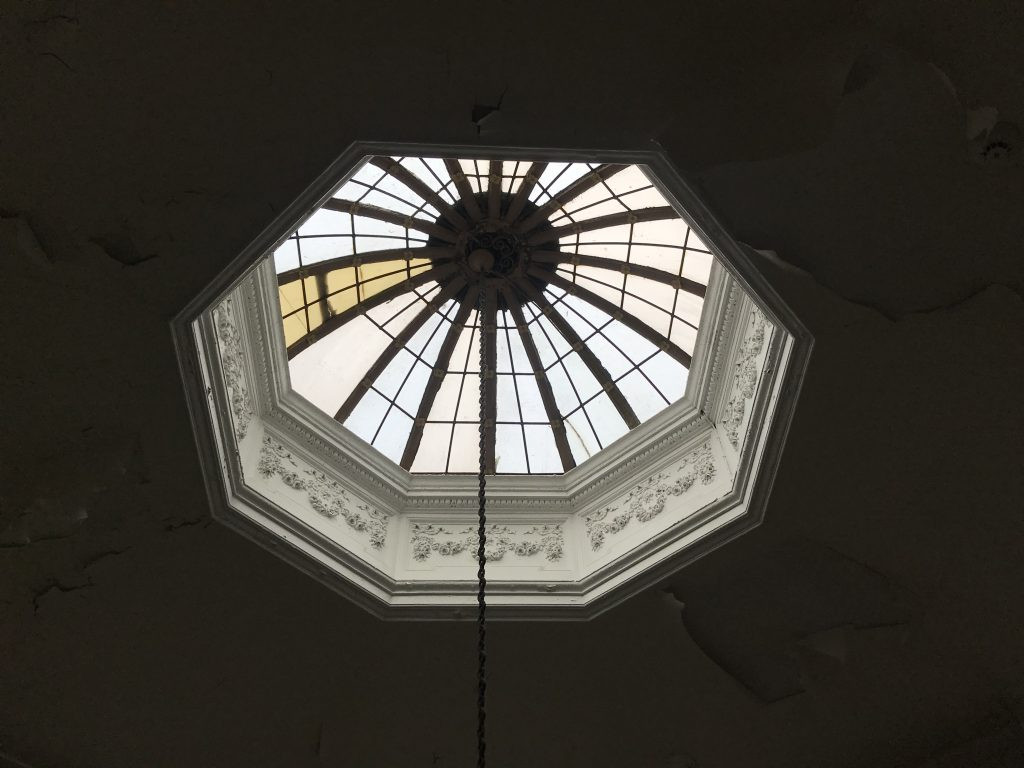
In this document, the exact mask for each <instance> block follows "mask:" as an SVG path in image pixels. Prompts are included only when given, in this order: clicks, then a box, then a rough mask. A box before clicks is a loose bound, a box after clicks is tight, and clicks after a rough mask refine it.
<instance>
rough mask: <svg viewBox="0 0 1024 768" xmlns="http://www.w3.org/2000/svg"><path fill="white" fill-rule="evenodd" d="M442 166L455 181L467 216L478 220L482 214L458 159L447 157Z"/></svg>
mask: <svg viewBox="0 0 1024 768" xmlns="http://www.w3.org/2000/svg"><path fill="white" fill-rule="evenodd" d="M444 167H445V168H447V169H448V175H449V176H451V177H452V181H454V182H455V188H456V189H457V190H459V197H461V198H462V204H463V205H464V206H465V208H466V213H468V214H469V218H471V219H472V220H473V221H479V220H480V219H481V218H482V217H483V214H482V213H481V212H480V206H479V205H478V204H477V202H476V194H475V193H474V192H473V187H471V186H470V184H469V179H467V178H466V172H465V171H463V170H462V166H461V165H459V161H458V160H452V159H451V158H448V159H446V160H445V161H444Z"/></svg>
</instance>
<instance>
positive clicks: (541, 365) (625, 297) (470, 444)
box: [173, 143, 811, 619]
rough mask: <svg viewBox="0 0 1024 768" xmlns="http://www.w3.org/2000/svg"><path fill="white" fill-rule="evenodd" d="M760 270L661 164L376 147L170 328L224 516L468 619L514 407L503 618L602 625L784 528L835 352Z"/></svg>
mask: <svg viewBox="0 0 1024 768" xmlns="http://www.w3.org/2000/svg"><path fill="white" fill-rule="evenodd" d="M754 261H755V257H752V252H751V251H750V249H749V248H746V247H745V246H742V245H740V244H738V243H736V242H735V241H734V240H732V239H731V238H730V237H729V235H728V233H726V232H725V231H724V230H723V229H722V228H721V227H720V226H719V225H718V223H717V222H716V221H715V219H714V217H713V216H712V215H711V214H710V212H709V211H708V210H707V209H706V208H705V207H704V206H703V204H702V203H701V201H700V199H699V198H698V197H697V196H696V195H695V194H694V193H693V191H692V190H691V189H690V188H689V187H688V186H687V185H686V183H685V182H684V181H683V180H682V179H681V178H680V177H679V176H678V174H677V173H676V172H675V170H674V169H673V168H672V166H671V164H670V163H669V162H668V160H667V158H666V157H665V156H664V155H663V154H662V153H659V152H652V151H637V152H620V151H609V152H582V151H575V150H546V149H538V150H526V149H514V148H506V149H499V148H480V147H472V148H470V147H451V146H447V147H431V146H424V145H393V144H392V145H387V144H362V143H357V144H353V145H352V146H351V147H349V149H348V150H347V151H346V152H345V153H344V154H343V155H342V156H341V157H340V158H339V159H338V160H337V161H336V162H335V163H334V165H332V166H331V168H329V169H328V170H327V171H326V172H325V173H324V174H323V175H322V176H321V177H320V178H319V179H317V180H316V181H315V182H313V184H311V186H310V187H309V188H308V189H307V190H306V191H305V192H304V193H303V194H302V195H301V196H300V197H299V198H298V199H297V200H296V201H295V202H294V203H293V204H292V205H291V206H289V207H288V208H287V209H286V210H285V211H284V212H282V213H281V214H280V215H279V216H278V217H277V219H276V220H275V221H273V222H272V223H271V224H269V225H268V227H267V228H266V230H265V231H264V232H263V233H262V234H261V235H260V236H259V237H257V238H256V240H255V241H254V242H253V243H252V244H251V245H250V246H249V247H248V248H247V249H246V250H245V251H244V252H243V253H242V254H241V255H240V256H239V257H238V258H237V259H236V260H235V261H234V262H233V263H232V264H231V265H230V266H229V267H228V268H227V269H226V270H225V271H224V272H223V273H222V274H221V275H220V276H218V278H217V279H216V280H215V281H213V282H212V283H211V284H210V285H209V286H207V288H206V289H204V290H203V291H202V292H201V293H200V295H199V296H197V297H196V299H195V300H194V301H193V302H191V303H190V304H189V306H188V307H186V308H185V309H184V310H183V311H182V312H181V314H180V315H179V316H178V317H177V318H176V319H175V321H174V324H173V328H174V332H175V341H176V344H177V348H178V353H179V359H180V361H181V369H182V375H183V379H184V381H185V385H186V395H187V398H188V402H189V406H190V412H191V415H192V420H193V424H194V428H195V431H196V437H197V445H198V447H199V451H200V458H201V462H202V466H203V471H204V476H205V478H206V481H207V487H208V490H209V495H210V500H211V505H212V508H213V511H214V515H215V516H216V517H217V519H219V520H221V521H222V522H224V523H225V524H227V525H229V526H230V527H232V528H234V529H235V530H237V531H239V532H241V533H243V534H244V535H246V536H248V537H249V538H251V539H253V540H255V541H256V542H258V543H259V544H261V545H262V546H264V547H267V548H268V549H270V550H271V551H273V552H274V553H276V554H278V555H279V556H280V557H282V558H285V559H286V560H288V561H289V562H291V563H292V564H293V565H295V566H296V567H298V568H300V569H302V570H303V571H305V572H307V573H309V574H310V575H312V576H314V577H315V578H317V579H319V580H321V581H322V582H324V583H325V584H328V585H329V586H330V587H332V588H334V589H336V590H337V591H339V592H341V593H343V594H345V595H347V596H348V597H350V598H351V599H353V600H354V601H356V602H358V603H359V604H361V605H363V606H364V607H366V608H367V609H369V610H371V611H372V612H374V613H376V614H377V615H380V616H383V617H386V618H466V617H468V616H470V615H472V606H474V605H475V602H476V591H477V583H476V572H477V564H476V561H475V558H474V556H473V553H474V552H475V549H476V546H477V541H476V535H477V534H476V528H475V526H474V521H475V520H476V513H477V504H478V497H477V491H478V488H477V483H476V478H475V477H474V476H473V474H471V473H472V472H473V470H474V469H476V467H477V463H476V462H477V460H478V455H477V448H478V445H479V443H478V434H479V429H480V426H481V424H480V421H479V415H478V413H479V412H478V410H477V408H478V406H479V401H478V397H479V390H480V389H481V387H480V382H481V381H485V382H487V383H488V384H490V383H492V382H493V384H494V386H493V387H492V386H484V387H483V390H484V392H485V393H487V394H485V403H484V405H485V408H486V412H485V414H484V419H483V428H484V429H483V431H484V434H485V441H484V446H485V450H486V452H487V455H486V458H487V461H488V467H489V469H490V470H492V474H491V477H490V478H489V479H488V481H487V510H488V522H487V578H488V587H487V594H488V598H487V601H488V606H489V609H488V610H489V615H491V616H493V617H495V618H531V619H532V618H537V619H581V618H582V619H585V618H590V617H592V616H595V615H597V614H598V613H600V612H602V611H603V610H606V609H607V608H609V607H610V606H612V605H615V604H616V603H618V602H620V601H622V600H624V599H626V598H627V597H628V596H629V595H631V594H633V593H635V592H636V591H638V590H640V589H642V588H644V587H645V586H648V585H650V584H653V583H655V582H657V581H658V580H660V579H662V578H664V577H665V576H667V575H669V574H671V573H672V572H674V571H676V570H678V569H679V568H681V567H683V566H684V565H685V564H686V563H687V562H689V561H690V560H692V559H694V558H696V557H699V556H700V555H702V554H703V553H706V552H708V551H709V550H711V549H713V548H715V547H717V546H720V545H721V544H723V543H725V542H726V541H729V540H730V539H732V538H734V537H736V536H738V535H740V534H741V533H743V532H744V531H746V530H749V529H750V528H752V527H754V526H756V525H757V524H758V523H759V522H760V520H761V517H762V515H763V513H764V508H765V504H766V501H767V498H768V494H769V491H770V488H771V483H772V479H773V475H774V472H775V468H776V466H777V463H778V460H779V456H780V454H781V450H782V445H783V442H784V440H785V435H786V431H787V429H788V425H789V421H790V419H791V416H792V412H793V408H794V405H795V400H796V394H797V392H798V390H799V384H800V381H801V379H802V377H803V374H804V370H805V367H806V362H807V357H808V355H809V351H810V346H811V340H810V337H809V335H808V334H807V333H806V331H805V330H804V329H803V327H802V325H801V324H800V323H799V321H798V320H797V318H795V317H794V316H793V314H792V312H791V311H790V310H789V309H788V308H787V307H786V306H785V304H784V303H783V302H782V301H781V299H780V298H779V297H778V296H777V295H776V294H775V292H774V291H773V290H772V288H771V286H770V285H768V284H767V282H766V281H765V280H764V279H763V278H762V277H761V275H760V274H759V273H758V271H757V269H756V267H755V264H754ZM481 352H483V354H484V356H483V361H482V362H483V364H482V365H479V364H476V361H477V360H480V353H481ZM481 372H482V377H481ZM370 446H373V447H370Z"/></svg>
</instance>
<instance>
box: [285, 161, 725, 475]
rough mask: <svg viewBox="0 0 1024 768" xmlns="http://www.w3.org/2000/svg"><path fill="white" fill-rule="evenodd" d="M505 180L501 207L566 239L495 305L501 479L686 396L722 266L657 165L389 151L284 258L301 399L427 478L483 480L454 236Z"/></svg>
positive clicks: (566, 461) (580, 456)
mask: <svg viewBox="0 0 1024 768" xmlns="http://www.w3.org/2000/svg"><path fill="white" fill-rule="evenodd" d="M393 167H398V168H399V169H400V170H398V171H392V170H391V169H392V168H393ZM453 170H456V171H459V172H460V173H458V174H453V173H452V171H453ZM492 173H493V175H492ZM460 175H461V177H460ZM453 176H454V178H453ZM410 179H411V180H410ZM492 179H494V180H496V181H497V183H499V184H500V186H501V193H502V195H501V197H500V211H499V213H500V214H501V215H504V214H505V213H506V212H507V211H508V210H509V208H510V205H511V203H510V201H511V200H512V199H513V198H516V197H524V198H525V200H529V203H528V204H524V203H522V202H521V203H519V205H520V209H521V214H520V215H519V217H518V219H516V220H510V221H507V222H504V223H503V226H507V227H511V228H512V230H513V231H515V227H516V226H518V225H520V224H521V225H522V226H523V229H524V231H526V234H527V235H529V234H530V232H536V231H540V229H538V228H547V230H546V231H550V229H551V228H565V230H564V232H563V231H560V232H559V234H562V235H563V236H561V237H555V238H548V239H543V238H542V240H544V241H543V242H541V243H540V244H538V245H536V246H534V247H533V248H532V249H531V252H530V261H529V264H530V267H529V270H528V271H527V270H526V269H525V268H524V270H523V271H522V273H516V274H515V275H511V276H508V277H507V278H503V279H504V280H506V281H507V285H503V286H502V287H501V288H500V290H499V291H498V293H497V294H496V296H498V297H500V298H499V303H498V305H497V306H496V307H495V308H494V309H493V320H492V321H491V322H493V325H494V331H493V332H494V333H495V344H494V347H493V348H494V360H493V367H494V375H493V386H494V392H495V397H494V402H495V405H494V411H493V414H492V418H489V419H488V421H487V427H488V429H489V430H490V431H489V432H488V435H489V439H490V440H492V441H493V446H494V467H493V469H494V471H496V472H499V473H513V474H514V473H529V474H537V473H559V472H562V471H564V470H565V469H567V468H568V467H569V466H572V465H574V464H579V463H582V462H583V461H585V460H587V459H588V458H589V457H591V456H593V455H594V454H596V453H597V452H599V451H600V450H602V449H603V448H605V447H607V446H608V445H609V444H611V443H612V442H614V441H615V440H616V439H618V438H619V437H621V436H622V435H624V434H625V433H626V432H627V431H628V429H629V423H628V422H629V421H630V419H632V421H633V422H634V423H635V422H636V421H639V422H643V421H645V420H647V419H649V418H651V417H652V416H654V415H656V414H657V413H658V412H660V411H661V410H663V409H664V408H666V407H667V406H668V405H670V404H671V403H673V402H675V401H676V400H678V399H679V398H680V397H681V396H682V395H683V393H684V391H685V387H686V379H687V365H688V362H689V356H691V355H692V354H693V351H694V348H695V345H696V339H697V333H698V328H699V324H700V316H701V312H702V309H703V290H695V288H694V286H697V288H701V289H702V288H703V287H704V286H706V285H707V283H708V281H709V279H710V272H711V266H712V262H713V256H712V254H711V252H710V251H709V249H708V248H707V247H706V245H705V244H704V243H703V242H702V241H701V240H700V239H699V237H698V236H697V234H696V233H695V232H694V231H693V230H692V229H691V228H690V227H689V226H688V225H687V223H686V222H685V221H684V220H683V219H681V218H679V217H678V215H676V214H675V212H674V211H671V210H670V209H668V208H667V206H668V204H667V202H666V201H665V199H664V197H663V196H662V195H661V194H660V192H658V190H657V188H656V187H655V186H654V185H653V184H652V183H651V182H650V181H649V179H648V177H647V176H646V174H645V172H644V171H643V170H642V169H641V168H639V167H637V166H612V165H607V164H605V165H602V164H593V163H555V162H547V163H534V162H531V161H493V162H492V161H486V160H472V159H459V160H455V161H451V160H449V161H445V160H443V159H439V158H419V157H393V158H375V159H373V160H372V161H370V162H366V163H364V164H363V165H362V166H361V167H360V168H359V169H358V171H357V172H356V173H354V174H353V175H352V176H351V177H350V178H349V179H348V180H347V181H346V182H345V183H344V184H343V185H341V187H339V189H338V190H337V191H336V192H335V194H334V196H333V198H332V201H331V202H329V203H328V204H327V206H325V207H324V208H321V209H320V210H318V211H316V212H315V213H314V214H313V215H312V216H310V217H309V218H308V219H307V220H306V221H305V222H304V223H303V224H302V225H301V226H300V227H299V228H298V230H297V231H296V232H295V233H294V234H293V235H292V236H291V237H289V238H288V239H287V240H286V241H285V242H284V243H282V245H281V246H280V247H279V248H278V249H277V250H276V252H275V254H274V262H275V267H276V271H277V273H278V278H279V298H280V303H281V318H282V325H283V328H284V336H285V342H286V345H287V346H288V348H289V357H290V374H291V379H292V386H293V388H294V389H295V390H296V391H297V392H299V393H300V394H303V395H304V396H306V397H307V398H308V399H310V401H311V402H313V403H314V405H316V406H317V407H319V408H321V409H322V410H324V411H325V412H327V413H329V414H330V415H332V416H334V417H335V418H337V419H338V420H339V421H341V422H342V423H343V424H344V425H345V426H346V427H347V428H348V429H350V430H351V431H352V432H353V433H355V434H356V435H358V436H359V437H360V438H362V439H363V440H365V441H366V442H368V443H370V444H371V445H373V446H374V447H375V448H377V449H378V450H380V451H381V452H382V453H384V454H385V455H386V456H388V457H389V458H391V459H392V460H394V461H396V462H399V463H402V464H403V466H406V468H408V469H410V470H411V471H413V472H440V473H445V472H448V473H451V472H467V473H468V472H475V471H476V470H477V466H478V461H479V457H478V455H477V449H478V440H479V437H478V436H479V430H480V415H479V397H480V387H481V374H480V338H481V329H480V325H481V322H480V316H479V313H478V311H477V306H476V304H475V297H476V296H477V292H476V288H475V287H474V286H473V285H470V284H467V283H472V282H473V280H472V278H470V279H469V280H467V278H466V276H465V275H466V273H465V269H464V268H462V267H460V263H461V262H460V259H463V258H464V251H462V252H460V251H459V249H458V248H457V247H456V246H455V245H454V242H453V241H456V240H457V239H458V236H459V235H460V234H462V233H463V232H465V231H467V230H466V228H467V227H468V228H472V227H476V226H480V225H479V222H474V221H472V220H468V221H467V219H470V218H471V217H469V215H468V213H467V212H468V211H472V210H473V207H472V206H473V205H474V203H475V204H476V206H477V211H478V212H479V213H480V215H481V216H482V217H483V218H485V219H486V217H488V215H490V214H493V212H494V210H495V209H494V207H493V206H494V200H495V199H496V198H494V197H493V196H489V195H488V193H489V191H490V185H491V183H492ZM524 183H525V184H527V186H526V187H525V188H524V186H523V185H524ZM467 187H468V190H469V196H471V197H472V198H473V199H472V200H467V199H466V197H467V195H466V189H467ZM332 204H335V208H339V209H340V210H337V209H336V210H332V209H330V208H329V207H328V206H330V205H332ZM489 205H490V206H491V207H490V208H489V207H488V206H489ZM453 209H454V210H453ZM651 209H656V210H655V213H658V211H662V212H663V211H666V210H667V211H668V213H667V214H664V215H662V214H661V213H658V215H656V216H653V217H652V216H648V217H646V218H645V217H640V216H631V214H633V213H634V212H637V211H639V212H641V213H644V212H648V213H649V212H650V210H651ZM531 216H532V217H533V219H532V220H531V219H530V217H531ZM599 217H608V218H607V220H605V219H601V220H598V219H599ZM460 219H461V220H462V221H461V223H460V221H459V220H460ZM647 219H651V220H647ZM524 222H525V223H524ZM587 222H591V224H589V225H588V224H587ZM598 225H599V226H598ZM566 232H568V234H565V233H566ZM446 235H450V237H446ZM455 281H460V282H455ZM566 289H569V292H567V290H566ZM508 297H514V298H515V301H516V304H517V306H518V307H519V311H520V312H521V313H522V317H523V323H524V324H523V325H522V326H521V327H520V326H517V323H516V320H515V316H514V313H513V312H512V311H511V308H510V307H509V306H507V301H508ZM470 302H473V305H472V306H470V305H469V303H470ZM598 305H600V306H598ZM613 310H614V313H615V316H613V314H611V313H610V312H612V311H613ZM638 324H642V326H644V327H645V328H646V329H647V332H646V333H640V332H638ZM652 332H653V334H654V335H653V336H652ZM654 339H660V340H661V341H660V342H659V343H655V341H654ZM580 344H582V345H585V347H586V348H587V350H589V352H590V353H592V354H582V352H583V351H584V350H581V349H580V347H579V345H580ZM527 345H529V346H530V347H532V349H528V348H527ZM574 345H575V346H574ZM667 345H671V347H672V348H673V349H675V352H674V353H670V350H669V349H668V346H667ZM531 354H532V355H533V358H531ZM442 356H443V359H442ZM595 360H596V361H597V363H596V364H595V362H594V361H595ZM534 362H536V363H537V364H536V365H534ZM489 381H490V380H489ZM613 394H618V395H619V397H617V398H616V397H613V396H612V395H613ZM623 401H624V402H627V403H628V406H625V407H623V406H622V402H623ZM563 435H564V437H562V436H563ZM560 441H561V442H560ZM567 457H568V458H567Z"/></svg>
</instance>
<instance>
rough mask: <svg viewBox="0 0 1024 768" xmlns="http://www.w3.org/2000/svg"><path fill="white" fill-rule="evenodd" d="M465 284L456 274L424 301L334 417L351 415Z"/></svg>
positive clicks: (343, 419) (341, 418)
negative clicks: (391, 364)
mask: <svg viewBox="0 0 1024 768" xmlns="http://www.w3.org/2000/svg"><path fill="white" fill-rule="evenodd" d="M465 284H466V279H465V278H464V277H462V276H461V275H456V276H455V277H454V278H452V280H451V281H450V282H448V283H447V284H446V285H445V286H444V287H443V288H442V289H441V291H440V292H439V293H438V294H437V295H436V296H434V297H433V298H432V299H430V301H428V302H427V303H426V305H425V306H424V307H423V309H421V310H420V311H419V312H418V313H417V314H416V316H415V317H414V318H413V319H412V320H410V321H409V324H408V325H406V326H405V327H404V328H403V329H402V330H400V331H399V332H398V333H397V334H396V335H395V337H394V338H393V339H392V340H391V342H390V343H389V344H388V345H387V347H386V348H385V349H384V351H383V352H382V353H381V355H380V357H378V358H377V359H376V360H374V361H373V365H371V366H370V368H369V370H367V371H366V374H365V375H364V376H363V378H362V380H361V381H360V382H359V383H358V384H356V386H355V389H353V390H352V392H350V393H349V396H348V397H347V398H346V399H345V402H344V403H342V404H341V407H340V408H339V409H338V412H337V413H335V414H334V418H335V419H337V420H338V421H340V422H342V423H344V422H345V420H346V419H347V418H348V417H349V416H351V415H352V411H353V410H355V407H356V406H357V405H358V404H359V401H360V400H362V399H363V396H364V395H365V394H366V390H368V389H369V388H370V387H371V386H373V382H375V381H376V380H377V377H378V376H380V375H381V374H382V373H383V372H384V369H385V368H387V367H388V365H389V364H390V363H391V361H392V360H394V359H395V356H396V355H397V354H398V353H399V352H400V351H402V350H403V349H404V348H405V345H406V344H408V343H409V340H410V339H412V337H413V336H415V335H416V332H417V331H419V329H420V328H422V327H423V326H424V325H425V324H426V322H427V321H428V320H429V319H430V318H431V317H433V316H434V315H435V314H436V313H437V312H439V311H440V309H441V307H443V306H444V304H445V302H446V301H448V299H450V298H451V297H452V296H454V295H455V294H456V293H458V292H459V291H460V290H461V289H462V287H463V286H464V285H465Z"/></svg>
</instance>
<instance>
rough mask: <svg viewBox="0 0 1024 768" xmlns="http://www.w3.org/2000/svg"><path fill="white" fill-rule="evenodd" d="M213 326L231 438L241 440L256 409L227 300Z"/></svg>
mask: <svg viewBox="0 0 1024 768" xmlns="http://www.w3.org/2000/svg"><path fill="white" fill-rule="evenodd" d="M214 316H215V318H216V325H217V341H218V342H219V347H220V364H221V368H222V369H223V371H224V383H225V384H226V385H227V388H228V394H229V396H230V401H231V415H232V416H233V417H234V418H233V419H232V421H233V422H234V427H235V439H236V440H242V439H243V438H244V437H245V435H246V433H247V432H248V431H249V422H251V421H252V417H253V415H254V414H255V412H256V410H255V408H253V404H252V398H251V397H250V396H249V388H248V386H247V384H246V381H245V369H244V367H243V363H242V360H243V358H244V356H243V354H242V339H241V335H240V334H239V333H238V328H236V327H235V315H234V309H233V308H232V306H231V299H225V300H224V302H223V303H222V304H221V305H220V306H219V307H217V311H216V312H215V315H214Z"/></svg>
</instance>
